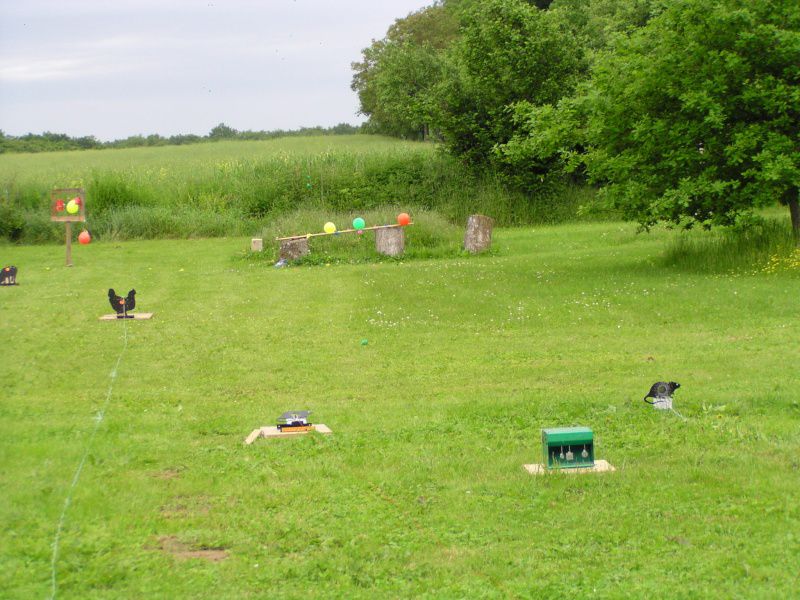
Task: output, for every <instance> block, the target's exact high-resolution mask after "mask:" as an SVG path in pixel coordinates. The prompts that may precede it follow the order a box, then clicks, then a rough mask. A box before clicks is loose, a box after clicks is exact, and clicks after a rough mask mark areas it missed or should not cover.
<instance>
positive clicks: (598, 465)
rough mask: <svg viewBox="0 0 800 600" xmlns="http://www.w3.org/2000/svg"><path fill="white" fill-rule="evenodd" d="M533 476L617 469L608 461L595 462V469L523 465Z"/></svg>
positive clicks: (603, 471)
mask: <svg viewBox="0 0 800 600" xmlns="http://www.w3.org/2000/svg"><path fill="white" fill-rule="evenodd" d="M522 467H523V468H524V469H525V470H526V471H527V472H528V473H530V474H531V475H544V474H546V473H567V474H569V475H575V474H582V473H611V472H612V471H616V469H615V468H614V467H613V466H612V465H611V464H610V463H609V462H608V461H607V460H596V461H594V466H593V467H583V468H579V467H576V468H572V469H548V468H547V467H545V466H544V465H522Z"/></svg>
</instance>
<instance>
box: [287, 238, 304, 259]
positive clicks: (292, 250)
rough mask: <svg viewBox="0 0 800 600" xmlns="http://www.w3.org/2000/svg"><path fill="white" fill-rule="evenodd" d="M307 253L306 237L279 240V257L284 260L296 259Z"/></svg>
mask: <svg viewBox="0 0 800 600" xmlns="http://www.w3.org/2000/svg"><path fill="white" fill-rule="evenodd" d="M308 253H309V249H308V240H307V239H306V238H296V239H293V240H281V250H280V258H282V259H284V260H297V259H298V258H301V257H303V256H305V255H306V254H308Z"/></svg>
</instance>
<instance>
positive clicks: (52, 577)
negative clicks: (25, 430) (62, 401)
mask: <svg viewBox="0 0 800 600" xmlns="http://www.w3.org/2000/svg"><path fill="white" fill-rule="evenodd" d="M122 331H123V332H124V333H123V344H122V351H121V352H120V353H119V356H118V357H117V362H116V364H115V365H114V369H113V370H112V371H111V373H110V375H109V376H110V377H111V383H109V385H108V392H107V393H106V400H105V402H104V403H103V408H102V410H100V412H99V413H97V415H96V416H95V417H94V427H93V428H92V433H91V435H90V436H89V441H88V443H87V444H86V450H85V451H84V453H83V457H82V458H81V462H80V463H79V464H78V468H77V469H75V475H73V476H72V484H71V485H70V486H69V490H68V491H67V497H66V498H64V508H63V509H62V510H61V517H60V518H59V520H58V527H57V528H56V535H55V538H54V539H53V558H52V559H51V561H50V583H51V588H50V600H54V598H55V597H56V562H58V542H59V540H60V539H61V530H62V529H63V527H64V519H65V518H66V516H67V510H68V509H69V505H70V504H71V503H72V493H73V492H74V491H75V486H76V485H77V484H78V479H80V477H81V471H83V465H84V463H85V462H86V458H87V457H88V456H89V451H90V450H91V449H92V441H94V436H95V434H96V433H97V430H98V429H99V427H100V423H101V422H102V421H103V418H104V417H105V414H106V409H108V404H109V402H110V401H111V392H112V390H113V389H114V380H116V378H117V369H118V368H119V363H120V361H121V360H122V355H123V354H125V350H126V348H127V347H128V323H127V320H124V321H123V327H122Z"/></svg>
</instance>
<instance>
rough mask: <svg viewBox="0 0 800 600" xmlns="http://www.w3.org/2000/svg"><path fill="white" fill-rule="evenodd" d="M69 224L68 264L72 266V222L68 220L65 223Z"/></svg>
mask: <svg viewBox="0 0 800 600" xmlns="http://www.w3.org/2000/svg"><path fill="white" fill-rule="evenodd" d="M64 225H66V226H67V266H68V267H71V266H72V223H70V222H69V221H67V222H66V223H64Z"/></svg>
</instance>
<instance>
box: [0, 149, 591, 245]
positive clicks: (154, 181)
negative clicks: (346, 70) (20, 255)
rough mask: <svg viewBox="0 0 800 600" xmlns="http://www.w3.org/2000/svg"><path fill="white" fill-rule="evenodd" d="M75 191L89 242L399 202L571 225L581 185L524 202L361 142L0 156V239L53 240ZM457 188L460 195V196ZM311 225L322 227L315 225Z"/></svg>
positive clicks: (420, 159)
mask: <svg viewBox="0 0 800 600" xmlns="http://www.w3.org/2000/svg"><path fill="white" fill-rule="evenodd" d="M65 187H83V188H85V189H86V194H87V204H86V205H87V211H88V222H87V227H88V229H89V231H90V232H91V233H92V235H93V236H94V237H95V238H96V239H104V240H106V241H117V240H124V239H163V238H195V237H225V236H228V237H229V236H235V235H242V236H244V235H252V234H253V233H255V232H257V231H259V230H260V229H261V228H262V227H264V226H265V225H267V224H268V223H269V222H271V220H273V219H274V218H276V217H279V216H281V215H285V214H288V213H291V212H293V211H295V210H297V209H309V208H311V209H316V210H321V211H329V212H335V211H366V210H374V209H378V208H380V207H384V206H394V205H397V204H399V203H402V204H403V208H404V209H405V210H413V209H417V208H419V209H429V210H436V211H438V212H439V213H440V214H442V215H443V216H445V217H446V218H448V219H451V220H454V221H457V222H459V223H460V222H463V221H464V220H465V219H466V217H467V215H469V214H473V213H475V212H485V213H491V214H492V216H493V217H494V218H495V219H496V220H497V222H498V223H499V224H505V225H509V224H515V225H519V224H530V223H554V222H562V221H564V220H566V219H570V218H574V217H575V213H576V211H577V208H578V206H579V205H580V204H585V203H587V202H588V201H590V200H591V199H592V197H593V192H592V191H591V190H589V189H588V188H581V187H570V186H562V187H561V188H559V189H555V188H552V187H551V186H549V185H544V184H543V187H542V189H541V190H538V191H535V192H529V193H527V194H523V193H521V192H519V191H514V190H512V189H510V188H508V187H507V186H505V185H504V184H503V182H502V181H501V180H500V178H498V177H496V176H493V175H489V174H475V173H473V172H471V171H470V170H469V169H468V168H467V167H465V166H464V165H461V164H460V163H459V162H458V161H457V160H456V159H454V158H452V157H449V156H447V155H445V154H444V153H443V152H439V151H437V148H436V146H435V145H433V144H428V143H424V144H423V143H415V142H403V141H400V140H397V139H390V138H384V137H380V136H371V135H350V136H321V137H303V138H281V139H276V140H269V141H259V142H243V141H236V142H215V143H206V144H193V145H187V146H165V147H155V148H131V149H120V150H89V151H73V152H48V153H40V154H4V155H0V239H7V240H11V241H19V242H23V243H41V242H57V241H58V240H59V239H60V238H61V237H62V236H63V232H62V228H60V227H59V226H58V225H57V224H52V223H50V220H49V194H50V190H51V189H53V188H65ZM465 190H469V191H468V193H465ZM320 225H321V224H320Z"/></svg>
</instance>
